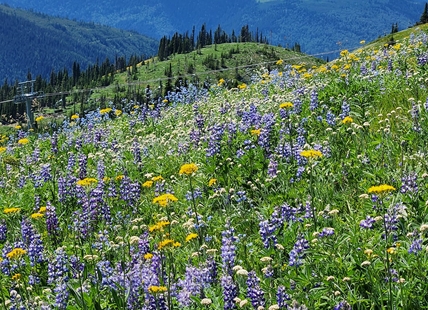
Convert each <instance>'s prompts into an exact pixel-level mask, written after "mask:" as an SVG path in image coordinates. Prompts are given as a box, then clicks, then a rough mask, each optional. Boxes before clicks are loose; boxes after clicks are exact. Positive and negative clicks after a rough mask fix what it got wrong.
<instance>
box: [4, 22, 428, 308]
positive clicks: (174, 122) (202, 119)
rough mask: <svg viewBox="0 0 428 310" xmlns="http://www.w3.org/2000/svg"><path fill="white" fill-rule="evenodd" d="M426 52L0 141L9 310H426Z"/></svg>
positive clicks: (329, 68)
mask: <svg viewBox="0 0 428 310" xmlns="http://www.w3.org/2000/svg"><path fill="white" fill-rule="evenodd" d="M427 63H428V35H427V34H426V33H425V32H423V31H418V30H415V31H414V33H413V34H412V35H411V36H410V37H409V38H407V39H405V40H402V41H401V42H397V43H396V44H395V45H392V46H384V47H379V48H377V49H375V48H369V47H366V46H365V44H364V42H362V45H361V48H360V49H358V50H356V51H352V52H351V51H346V50H344V51H342V52H341V55H340V57H339V58H338V59H336V60H334V61H332V62H329V63H328V64H324V65H321V66H318V67H307V66H306V65H305V64H304V63H302V64H299V65H293V66H291V65H286V64H285V62H284V61H283V60H278V62H277V63H276V64H274V65H273V66H271V71H268V70H267V69H266V68H260V69H258V70H257V71H255V72H252V83H248V84H242V85H240V86H239V87H238V88H233V89H229V88H228V87H227V83H228V81H227V79H226V80H225V79H222V80H221V81H219V82H218V84H215V85H214V86H211V87H210V88H209V89H198V88H195V87H193V86H191V85H190V86H189V87H187V88H184V87H183V88H182V89H181V91H180V92H177V93H170V94H169V95H168V96H167V97H166V98H162V101H160V102H159V103H158V104H156V105H150V106H148V107H146V106H145V105H144V104H142V103H141V104H140V103H138V102H133V101H132V100H130V99H127V98H124V99H123V100H122V102H121V104H120V105H117V106H113V105H112V104H111V105H107V106H106V107H104V108H103V109H100V110H97V111H92V112H90V113H88V114H86V115H84V116H83V115H77V114H75V115H73V116H71V117H69V118H67V119H66V120H65V121H64V122H63V123H62V124H61V125H60V126H57V127H56V128H52V126H50V125H49V124H48V122H49V119H48V118H46V117H43V116H42V115H37V117H38V123H39V128H43V127H48V128H50V129H49V130H41V131H38V132H37V131H30V130H28V131H27V130H24V128H19V127H18V128H17V129H15V133H14V134H12V135H9V136H2V137H0V138H1V140H0V142H1V144H0V170H1V176H0V203H1V207H2V209H1V210H0V250H1V254H0V301H1V305H2V308H4V309H147V310H149V309H150V310H152V309H153V310H154V309H159V310H161V309H162V310H164V309H169V310H170V309H225V310H228V309H257V310H261V309H269V310H273V309H383V308H385V309H424V308H427V307H428V297H427V296H428V295H427V291H428V282H427V277H428V212H427V209H428V206H427V205H428V191H427V190H428V188H427V186H428V183H427V181H428V165H427V160H426V158H427V154H426V153H425V152H426V151H427V143H428V100H427V97H428V90H427V85H428V64H427Z"/></svg>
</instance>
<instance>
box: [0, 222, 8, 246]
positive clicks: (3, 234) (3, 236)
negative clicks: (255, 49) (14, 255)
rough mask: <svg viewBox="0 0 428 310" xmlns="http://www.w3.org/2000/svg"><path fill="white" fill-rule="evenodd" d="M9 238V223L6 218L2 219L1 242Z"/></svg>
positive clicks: (0, 226) (0, 223)
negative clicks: (7, 223)
mask: <svg viewBox="0 0 428 310" xmlns="http://www.w3.org/2000/svg"><path fill="white" fill-rule="evenodd" d="M6 239H7V225H6V221H5V220H1V221H0V242H5V241H6Z"/></svg>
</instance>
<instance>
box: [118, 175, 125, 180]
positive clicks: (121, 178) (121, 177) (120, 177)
mask: <svg viewBox="0 0 428 310" xmlns="http://www.w3.org/2000/svg"><path fill="white" fill-rule="evenodd" d="M124 177H125V176H124V175H123V174H120V175H118V176H117V177H116V181H120V180H123V178H124Z"/></svg>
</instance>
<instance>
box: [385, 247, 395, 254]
mask: <svg viewBox="0 0 428 310" xmlns="http://www.w3.org/2000/svg"><path fill="white" fill-rule="evenodd" d="M386 251H387V252H388V253H389V254H395V253H396V250H395V248H394V247H390V248H388V249H387V250H386Z"/></svg>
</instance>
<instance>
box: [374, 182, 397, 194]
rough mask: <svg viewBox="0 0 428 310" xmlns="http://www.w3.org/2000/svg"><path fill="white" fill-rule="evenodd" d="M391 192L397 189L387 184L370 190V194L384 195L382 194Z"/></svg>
mask: <svg viewBox="0 0 428 310" xmlns="http://www.w3.org/2000/svg"><path fill="white" fill-rule="evenodd" d="M391 191H395V187H393V186H391V185H387V184H382V185H378V186H372V187H370V188H369V189H368V193H369V194H382V193H387V192H391Z"/></svg>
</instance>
